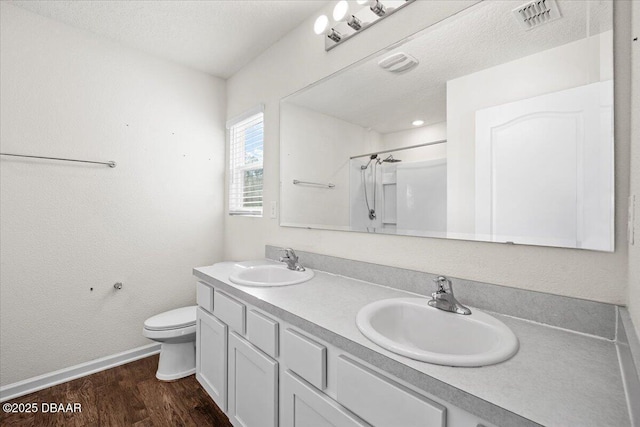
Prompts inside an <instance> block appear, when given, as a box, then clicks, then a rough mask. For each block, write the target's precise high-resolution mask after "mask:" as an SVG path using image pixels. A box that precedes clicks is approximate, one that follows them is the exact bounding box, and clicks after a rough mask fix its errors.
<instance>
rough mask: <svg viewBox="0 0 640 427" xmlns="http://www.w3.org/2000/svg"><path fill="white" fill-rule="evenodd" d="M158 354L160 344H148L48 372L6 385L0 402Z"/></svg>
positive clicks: (0, 388) (2, 390) (2, 389)
mask: <svg viewBox="0 0 640 427" xmlns="http://www.w3.org/2000/svg"><path fill="white" fill-rule="evenodd" d="M158 353H160V344H159V343H156V344H149V345H145V346H143V347H138V348H134V349H132V350H127V351H123V352H122V353H117V354H112V355H111V356H106V357H102V358H100V359H95V360H91V361H89V362H86V363H81V364H79V365H75V366H71V367H69V368H64V369H60V370H59V371H54V372H50V373H48V374H43V375H39V376H37V377H33V378H28V379H26V380H23V381H18V382H16V383H13V384H8V385H6V386H3V387H0V402H4V401H5V400H10V399H15V398H16V397H20V396H24V395H25V394H29V393H33V392H34V391H38V390H42V389H44V388H47V387H51V386H54V385H58V384H62V383H66V382H67V381H71V380H75V379H77V378H81V377H86V376H87V375H91V374H95V373H96V372H100V371H104V370H107V369H110V368H114V367H116V366H120V365H124V364H125V363H129V362H133V361H134V360H138V359H143V358H145V357H148V356H151V355H154V354H158Z"/></svg>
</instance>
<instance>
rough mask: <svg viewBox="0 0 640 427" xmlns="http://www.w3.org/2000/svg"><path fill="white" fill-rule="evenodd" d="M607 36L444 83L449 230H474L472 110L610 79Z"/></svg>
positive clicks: (474, 111)
mask: <svg viewBox="0 0 640 427" xmlns="http://www.w3.org/2000/svg"><path fill="white" fill-rule="evenodd" d="M611 38H612V32H611V31H608V32H605V33H602V34H600V35H598V36H594V37H591V38H587V39H582V40H578V41H576V42H572V43H568V44H566V45H563V46H559V47H556V48H554V49H549V50H546V51H543V52H539V53H536V54H534V55H529V56H526V57H524V58H520V59H517V60H515V61H511V62H508V63H506V64H501V65H498V66H495V67H491V68H487V69H485V70H482V71H478V72H476V73H472V74H469V75H466V76H463V77H459V78H457V79H453V80H449V81H448V82H447V123H448V124H449V126H448V127H447V135H448V143H447V157H448V159H449V168H448V172H447V173H448V177H447V178H448V179H447V182H448V183H449V187H448V204H449V206H448V209H447V213H448V227H449V230H450V231H453V232H457V233H470V234H473V233H474V232H475V231H476V230H475V220H476V215H475V209H476V206H475V205H476V194H475V189H476V160H477V159H476V150H475V146H476V141H475V139H476V121H475V119H476V112H477V111H478V110H481V109H485V108H488V107H493V106H497V105H502V104H507V103H510V102H513V101H519V100H523V99H527V98H532V97H535V96H539V95H544V94H550V93H553V92H558V91H561V90H565V89H570V88H574V87H577V86H582V85H586V84H589V83H594V82H598V81H604V80H610V79H611V78H612V76H611V73H610V70H607V69H606V68H604V71H603V72H602V73H601V64H602V65H603V64H610V63H611V61H610V58H611V45H612V40H611ZM507 88H508V89H507Z"/></svg>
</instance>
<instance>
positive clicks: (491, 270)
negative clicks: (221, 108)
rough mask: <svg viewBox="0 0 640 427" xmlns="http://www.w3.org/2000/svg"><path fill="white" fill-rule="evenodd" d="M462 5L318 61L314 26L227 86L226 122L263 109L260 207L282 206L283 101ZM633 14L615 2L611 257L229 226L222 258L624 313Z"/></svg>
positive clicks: (270, 225)
mask: <svg viewBox="0 0 640 427" xmlns="http://www.w3.org/2000/svg"><path fill="white" fill-rule="evenodd" d="M463 3H466V4H472V3H474V2H472V1H469V2H456V1H443V2H432V1H429V2H427V1H424V2H415V3H413V4H412V5H411V6H410V7H408V8H407V9H406V11H401V12H399V13H398V14H396V15H393V16H391V17H390V18H389V19H386V20H385V21H382V22H381V23H380V24H378V25H376V26H375V27H372V28H370V29H368V30H367V31H366V32H364V33H362V34H360V35H358V36H357V37H354V38H353V39H351V40H350V41H348V42H347V43H345V44H344V45H342V46H338V47H337V48H335V49H333V50H332V51H330V52H325V51H324V49H323V46H324V41H323V40H322V38H321V37H317V36H315V35H314V34H313V31H312V27H313V20H314V19H313V18H314V17H312V18H310V19H309V20H308V21H307V22H305V23H303V24H302V25H301V26H300V27H299V28H297V29H296V30H294V31H292V32H291V33H290V34H288V35H287V36H286V37H284V38H283V39H282V40H280V41H279V42H278V43H277V44H275V45H274V46H272V47H271V48H270V49H268V50H267V51H265V52H264V53H263V54H262V55H261V56H260V57H258V58H257V59H255V60H254V61H252V62H251V63H250V64H248V65H247V66H246V67H244V68H243V69H242V70H240V71H239V72H238V73H237V74H235V75H234V76H233V77H231V78H230V79H229V80H228V82H227V90H228V98H227V103H228V104H227V105H228V108H227V114H228V116H229V117H231V116H233V115H235V114H238V113H240V112H242V111H244V110H246V109H248V108H251V107H252V106H254V105H255V104H257V103H259V102H264V103H265V104H266V113H265V121H266V123H265V193H264V197H265V200H266V201H267V203H269V201H270V200H278V182H279V160H278V159H279V133H280V132H279V124H278V122H279V120H278V116H279V114H278V102H279V100H280V98H282V97H284V96H286V95H289V94H291V93H293V92H295V91H297V90H299V89H301V88H303V87H305V86H306V85H308V84H310V83H312V82H314V81H316V80H318V79H320V78H322V77H325V76H327V75H329V74H331V73H332V72H335V71H337V70H339V69H341V68H343V67H345V66H347V65H349V64H351V63H353V62H354V61H357V60H359V59H360V58H362V57H364V56H366V55H368V54H371V53H373V52H375V51H376V50H378V49H380V48H382V47H384V46H386V45H389V44H391V43H393V42H395V41H397V40H399V39H401V38H403V37H405V36H407V35H409V34H411V33H413V32H415V31H417V30H418V29H421V28H423V27H425V26H427V25H429V24H430V23H433V22H434V21H437V20H439V19H441V18H442V17H444V16H447V15H448V14H450V13H451V12H452V11H453V10H454V9H456V8H459V7H461V6H462V5H463ZM630 7H631V6H630V3H629V2H616V7H615V12H614V14H615V20H616V26H617V33H616V36H615V38H616V43H617V51H616V67H617V69H616V79H617V80H616V93H615V95H616V128H617V129H616V132H617V135H616V149H617V153H616V162H617V163H616V166H617V177H616V184H617V187H616V196H617V206H616V230H617V231H616V232H617V236H616V238H617V240H616V241H617V250H616V252H615V253H601V252H592V251H581V250H573V249H553V248H545V247H534V246H510V245H501V244H495V243H483V242H467V241H456V240H441V239H430V238H417V237H403V236H381V235H371V234H366V233H348V232H337V231H322V230H305V229H296V228H287V227H279V226H278V221H277V220H275V219H270V218H268V217H265V218H237V217H236V218H231V217H227V219H226V223H225V227H226V233H225V236H226V238H225V256H226V258H227V259H251V258H261V257H263V256H264V255H263V254H264V245H265V244H273V245H281V246H291V247H293V248H296V249H302V250H307V251H313V252H318V253H323V254H330V255H334V256H338V257H345V258H351V259H356V260H362V261H368V262H374V263H380V264H385V265H392V266H397V267H403V268H411V269H416V270H421V271H430V272H434V273H441V274H449V275H453V276H458V277H463V278H468V279H475V280H480V281H486V282H491V283H498V284H504V285H507V286H513V287H518V288H526V289H533V290H537V291H543V292H551V293H556V294H562V295H568V296H574V297H581V298H585V299H591V300H597V301H605V302H611V303H624V302H625V301H626V286H625V284H626V282H627V263H628V255H627V249H626V248H627V245H626V243H624V235H625V233H624V230H623V229H624V224H625V223H626V203H625V202H624V200H625V199H626V195H627V194H628V185H629V184H628V183H629V119H630V114H629V103H630V97H629V89H630V86H629V81H630V80H629V74H630V62H629V61H630V43H631V42H630V37H629V36H630V33H629V28H630V13H629V10H630ZM327 12H330V11H329V10H327ZM405 12H406V13H405ZM427 288H430V284H425V291H426V290H427ZM429 290H430V289H429Z"/></svg>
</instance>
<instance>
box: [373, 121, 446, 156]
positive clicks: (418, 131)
mask: <svg viewBox="0 0 640 427" xmlns="http://www.w3.org/2000/svg"><path fill="white" fill-rule="evenodd" d="M443 139H447V122H441V123H434V124H432V125H425V126H420V127H417V128H413V129H407V130H401V131H398V132H390V133H385V134H383V135H382V144H383V149H385V150H391V149H394V148H399V147H410V146H412V145H419V144H424V143H426V142H434V141H441V140H443Z"/></svg>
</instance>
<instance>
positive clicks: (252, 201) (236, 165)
mask: <svg viewBox="0 0 640 427" xmlns="http://www.w3.org/2000/svg"><path fill="white" fill-rule="evenodd" d="M263 118H264V113H263V107H262V106H260V107H259V108H256V109H254V110H251V111H249V112H247V113H245V114H243V115H241V116H239V117H237V118H235V119H232V120H229V122H227V127H228V129H229V214H230V215H256V216H262V183H263V169H262V155H263V145H264V144H263V142H264V120H263Z"/></svg>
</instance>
